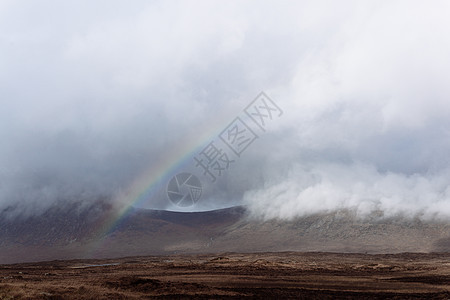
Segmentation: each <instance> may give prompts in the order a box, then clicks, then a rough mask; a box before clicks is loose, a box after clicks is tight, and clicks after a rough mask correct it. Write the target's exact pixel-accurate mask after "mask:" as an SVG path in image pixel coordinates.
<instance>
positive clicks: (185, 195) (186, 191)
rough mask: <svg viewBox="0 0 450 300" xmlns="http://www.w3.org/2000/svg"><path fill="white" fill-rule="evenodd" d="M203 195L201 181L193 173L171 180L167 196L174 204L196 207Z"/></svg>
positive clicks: (176, 176) (182, 174) (177, 176)
mask: <svg viewBox="0 0 450 300" xmlns="http://www.w3.org/2000/svg"><path fill="white" fill-rule="evenodd" d="M201 195H202V184H201V183H200V180H199V179H198V178H197V177H196V176H195V175H192V174H191V173H180V174H177V175H175V176H174V177H172V179H170V181H169V184H168V185H167V196H168V197H169V200H170V201H172V203H173V204H175V205H178V206H183V207H188V206H192V205H194V204H195V203H196V202H197V201H198V200H199V199H200V197H201Z"/></svg>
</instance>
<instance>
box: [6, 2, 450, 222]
mask: <svg viewBox="0 0 450 300" xmlns="http://www.w3.org/2000/svg"><path fill="white" fill-rule="evenodd" d="M449 13H450V5H449V3H448V2H446V1H434V2H432V3H423V2H420V1H390V2H383V3H380V2H378V1H364V2H361V1H344V2H342V1H341V2H339V3H337V2H332V1H291V2H290V1H284V2H282V3H279V2H276V1H245V2H241V1H222V2H214V3H212V2H208V1H195V2H181V1H152V2H148V1H135V2H133V4H130V3H125V2H122V1H97V2H95V3H92V2H91V1H64V2H59V1H40V2H39V3H37V2H36V3H35V2H19V1H3V2H1V3H0V90H1V96H0V104H1V108H0V140H1V147H0V210H7V211H9V212H11V213H12V212H14V213H15V214H25V215H30V214H40V213H42V212H43V211H45V210H46V209H47V208H48V207H50V206H53V205H65V204H66V203H67V202H72V201H84V202H86V204H87V205H88V204H89V203H90V202H91V201H96V199H99V198H102V199H111V200H110V201H116V200H117V199H119V201H120V202H125V203H127V202H132V201H133V198H132V195H131V194H129V193H130V186H132V185H133V183H134V182H136V180H137V178H143V176H142V174H145V173H146V172H148V170H161V172H164V171H165V170H167V169H168V168H169V165H170V162H167V166H165V168H164V166H161V162H162V161H166V160H167V161H169V160H170V159H171V157H170V159H168V153H169V152H170V151H171V150H172V149H186V151H185V152H183V153H181V154H180V156H179V157H174V158H173V164H175V163H176V162H177V161H178V160H179V159H180V157H181V156H182V155H186V153H189V151H193V150H194V149H195V147H200V146H201V145H200V144H199V145H196V144H195V143H196V141H197V139H198V140H199V142H207V141H208V139H205V138H203V139H200V138H199V137H202V136H206V137H208V134H207V133H208V132H214V131H213V129H214V128H216V127H214V126H218V127H217V128H216V129H217V130H219V132H220V130H221V129H222V127H221V126H222V125H220V124H222V123H223V124H224V125H223V126H226V125H227V123H228V122H230V121H231V120H232V119H233V118H234V117H235V116H237V115H239V113H241V111H242V109H243V108H244V107H246V105H247V104H248V103H249V102H250V101H251V100H253V99H254V97H255V96H256V95H257V94H258V93H259V92H260V91H265V92H266V93H267V94H268V95H269V96H270V97H271V98H272V99H273V100H274V101H275V102H276V103H277V104H278V105H279V106H280V107H281V108H282V109H283V112H284V113H283V115H282V116H281V117H280V118H279V119H277V120H274V122H272V123H271V124H270V125H271V126H270V128H268V130H267V132H265V133H264V134H260V137H259V138H258V140H256V141H255V143H254V144H252V145H251V147H249V148H248V151H246V152H245V153H243V155H242V156H241V157H240V158H239V160H237V161H236V163H235V164H234V165H232V166H231V167H230V169H229V170H228V171H227V173H226V175H224V176H223V177H222V178H221V179H220V180H219V181H218V182H216V183H206V182H207V181H204V182H205V185H207V186H205V194H204V197H203V198H202V199H201V200H200V201H199V203H198V206H197V208H196V207H193V208H192V209H194V210H195V209H199V210H201V209H204V208H205V207H207V208H217V207H224V206H227V205H236V204H247V205H248V206H249V207H250V209H252V210H253V212H254V213H255V214H257V215H260V216H264V217H267V218H273V217H281V218H293V217H295V216H300V215H305V214H309V213H313V212H318V211H323V210H325V211H330V210H335V209H342V208H349V209H356V210H357V211H358V212H359V213H361V214H363V215H364V214H367V213H370V212H373V211H378V210H381V211H383V212H384V213H385V214H386V215H392V214H405V215H408V216H416V215H418V216H422V217H427V218H429V217H448V216H449V214H450V204H449V203H450V199H449V196H450V195H449V193H450V190H449V183H450V171H449V168H450V159H449V158H448V153H450V121H449V118H448V116H449V115H450V101H449V99H450V86H449V85H448V81H449V79H450V56H449V55H448V53H450V34H449V33H450V32H449V28H450V26H449V25H450V24H449V23H450V21H449V19H448V15H449ZM220 120H223V121H220ZM219 121H220V122H219ZM218 124H219V125H218ZM209 137H210V138H211V139H212V138H214V135H211V134H210V135H209ZM186 145H190V147H187V146H186ZM155 172H156V171H155ZM156 175H157V174H156ZM156 175H155V176H156ZM202 180H204V178H203V179H202ZM148 184H150V182H149V183H148ZM134 192H136V191H134ZM155 195H156V196H155ZM144 200H145V201H144V202H142V203H141V206H143V207H149V208H160V209H164V208H168V207H171V206H170V205H171V204H170V202H169V201H168V199H167V198H166V197H165V195H164V193H159V194H158V193H156V194H153V196H152V197H150V196H149V197H148V199H144Z"/></svg>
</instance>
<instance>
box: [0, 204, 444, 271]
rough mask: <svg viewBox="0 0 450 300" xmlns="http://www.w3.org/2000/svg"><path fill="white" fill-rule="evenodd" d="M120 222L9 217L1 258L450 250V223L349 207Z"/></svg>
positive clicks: (92, 211) (108, 213)
mask: <svg viewBox="0 0 450 300" xmlns="http://www.w3.org/2000/svg"><path fill="white" fill-rule="evenodd" d="M114 219H115V212H114V211H112V210H111V209H110V208H108V207H104V206H95V207H90V208H87V209H80V208H79V207H76V206H75V207H73V208H71V209H67V207H66V208H65V209H59V208H52V209H50V210H48V211H47V212H46V213H44V214H43V215H41V216H39V217H27V218H15V219H9V218H6V217H5V216H2V217H1V218H0V263H15V262H25V261H40V260H53V259H72V258H107V257H123V256H136V255H155V254H171V253H209V252H259V251H328V252H367V253H398V252H448V251H450V222H431V221H430V222H424V221H421V220H419V219H407V218H400V217H399V218H389V219H386V218H380V217H375V216H373V217H371V218H366V219H359V218H357V217H356V216H355V215H353V214H352V213H351V212H348V211H338V212H334V213H328V214H316V215H310V216H306V217H301V218H297V219H294V220H292V221H284V220H275V219H274V220H268V221H263V220H257V219H254V218H251V217H249V214H248V212H247V210H246V208H245V207H242V206H238V207H231V208H227V209H221V210H214V211H208V212H191V213H184V212H170V211H160V210H147V209H132V210H131V211H130V212H129V213H128V214H127V215H126V216H125V217H124V218H123V219H121V221H120V222H118V223H117V224H113V225H110V224H111V222H109V221H108V220H114ZM102 227H103V228H102ZM107 229H109V230H107Z"/></svg>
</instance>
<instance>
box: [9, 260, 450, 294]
mask: <svg viewBox="0 0 450 300" xmlns="http://www.w3.org/2000/svg"><path fill="white" fill-rule="evenodd" d="M23 298H26V299H141V298H167V299H187V298H196V299H211V298H230V299H239V298H265V299H267V298H279V299H287V298H292V299H354V298H355V299H356V298H357V299H384V298H390V299H450V254H449V253H447V254H412V253H403V254H391V255H365V254H338V253H295V252H282V253H257V254H256V253H253V254H247V253H246V254H243V253H225V254H220V255H213V254H207V255H171V256H146V257H131V258H130V257H129V258H120V259H108V260H70V261H51V262H40V263H26V264H14V265H2V266H0V299H23Z"/></svg>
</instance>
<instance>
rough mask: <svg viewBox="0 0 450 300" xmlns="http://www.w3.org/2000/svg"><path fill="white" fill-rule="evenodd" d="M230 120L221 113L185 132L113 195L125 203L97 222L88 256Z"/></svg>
mask: <svg viewBox="0 0 450 300" xmlns="http://www.w3.org/2000/svg"><path fill="white" fill-rule="evenodd" d="M232 120H233V115H231V114H230V113H227V114H223V113H222V114H221V116H220V117H219V118H216V119H215V122H214V125H213V126H211V125H210V126H208V128H206V130H205V128H202V130H193V131H192V133H191V134H188V135H187V136H186V137H185V138H184V139H183V140H181V141H179V142H178V145H180V146H179V147H173V148H172V149H170V150H169V151H167V152H166V153H165V156H164V157H163V158H162V159H161V160H159V161H158V164H157V165H156V166H152V167H151V168H148V169H147V170H146V171H145V172H143V173H142V174H141V175H140V176H138V177H137V178H136V179H135V180H134V181H133V182H132V184H131V185H130V186H129V187H128V188H127V189H126V192H125V193H124V194H123V195H121V196H118V199H116V200H117V201H118V202H119V203H124V204H125V205H123V206H122V208H121V209H119V210H118V211H116V212H114V213H112V214H110V215H108V216H105V217H104V219H103V220H102V221H101V222H100V225H99V227H98V229H97V231H96V232H95V234H94V236H95V237H96V238H97V241H96V242H94V243H93V244H92V245H91V246H90V249H88V251H87V256H88V257H93V256H97V255H95V254H97V253H99V252H101V251H102V249H104V248H105V247H107V246H108V245H107V243H106V242H105V241H104V237H106V236H108V235H109V234H110V233H111V232H112V231H113V230H114V229H115V228H117V226H120V224H121V222H122V221H123V220H124V219H125V217H126V216H127V215H128V214H129V213H130V212H131V211H132V209H133V207H135V206H139V204H142V203H143V202H145V201H147V200H148V199H150V198H151V196H152V195H154V193H155V192H156V191H157V187H160V186H161V185H162V184H164V185H165V184H167V182H168V181H169V180H170V178H171V177H172V176H173V175H175V174H176V172H177V171H180V170H182V168H184V167H187V166H188V164H190V163H192V158H193V156H194V155H195V154H197V153H199V152H200V151H201V149H203V147H205V146H206V145H207V144H208V143H209V142H210V141H213V140H214V139H215V138H216V137H217V136H218V135H219V134H220V132H221V131H222V130H223V129H224V128H225V127H226V126H227V125H228V124H229V123H230V122H231V121H232ZM194 133H195V134H194Z"/></svg>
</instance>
